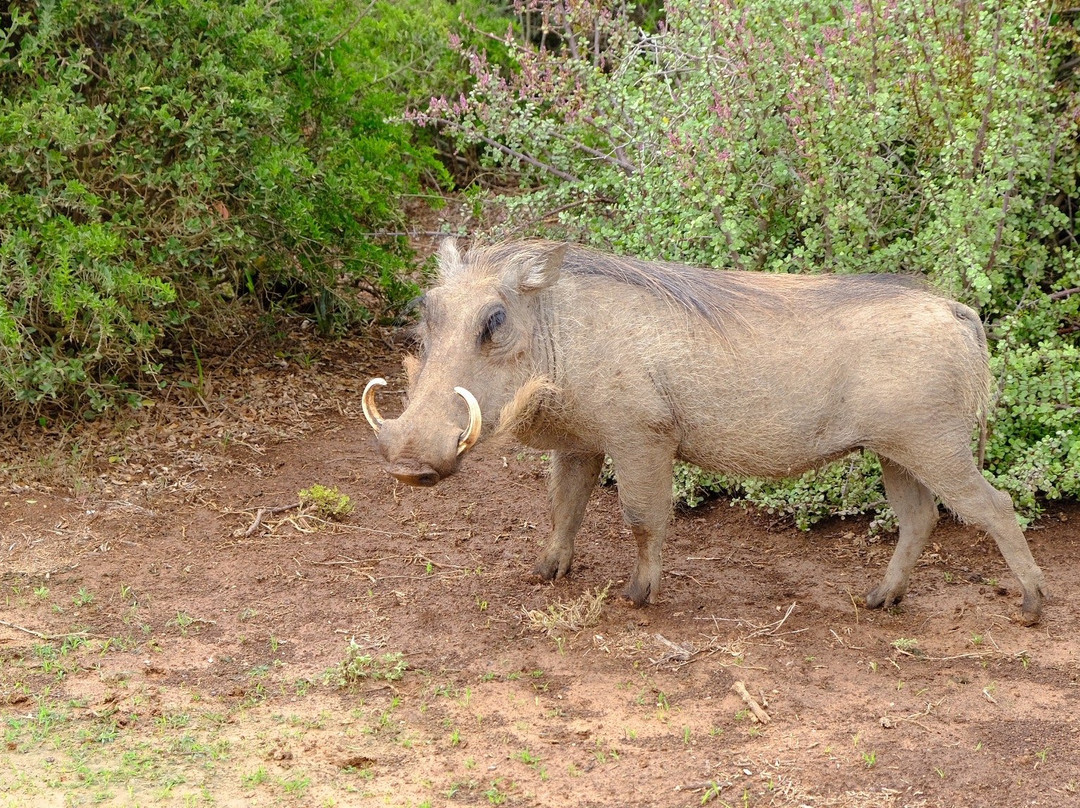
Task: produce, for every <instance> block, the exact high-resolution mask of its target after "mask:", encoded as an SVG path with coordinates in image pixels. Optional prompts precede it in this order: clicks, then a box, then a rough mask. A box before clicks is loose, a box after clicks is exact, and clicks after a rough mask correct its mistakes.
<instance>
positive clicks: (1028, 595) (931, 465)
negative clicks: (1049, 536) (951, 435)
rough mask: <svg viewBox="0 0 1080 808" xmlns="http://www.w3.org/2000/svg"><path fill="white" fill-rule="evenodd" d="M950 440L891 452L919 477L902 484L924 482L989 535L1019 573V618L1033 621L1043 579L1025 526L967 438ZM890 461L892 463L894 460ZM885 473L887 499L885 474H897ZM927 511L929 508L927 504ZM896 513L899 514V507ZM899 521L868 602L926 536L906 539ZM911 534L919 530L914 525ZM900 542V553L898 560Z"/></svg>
mask: <svg viewBox="0 0 1080 808" xmlns="http://www.w3.org/2000/svg"><path fill="white" fill-rule="evenodd" d="M949 444H950V441H948V440H942V441H941V442H940V443H939V444H937V445H936V446H935V447H934V448H933V449H932V448H930V447H925V448H926V451H925V452H924V453H922V454H921V455H920V456H918V457H914V456H910V455H909V456H907V457H903V458H900V457H898V458H896V460H897V461H899V462H900V463H902V465H903V466H905V467H906V468H908V469H910V470H911V472H912V474H914V475H916V476H917V477H918V478H919V480H921V481H922V482H921V483H914V481H913V480H912V481H911V482H909V483H908V484H907V485H908V488H909V489H910V488H911V487H912V485H913V484H917V485H920V487H923V488H929V489H930V490H932V491H934V492H935V493H936V494H937V495H938V496H939V497H940V498H941V501H942V502H943V503H944V504H945V506H946V507H947V508H949V509H950V510H952V511H953V513H955V514H956V515H957V516H959V517H960V518H961V519H962V520H963V521H965V522H967V523H969V524H973V525H976V526H977V527H980V528H982V529H983V530H985V531H986V532H987V533H989V534H990V535H991V536H993V538H994V541H995V542H997V546H998V549H999V550H1001V554H1002V555H1003V556H1004V557H1005V563H1006V564H1008V565H1009V569H1010V570H1012V573H1013V575H1015V576H1016V577H1017V579H1019V581H1020V586H1021V588H1022V589H1023V592H1024V604H1023V612H1022V614H1021V615H1020V622H1022V623H1023V624H1024V625H1029V626H1030V625H1034V624H1035V623H1037V622H1039V619H1040V617H1041V616H1042V606H1043V600H1044V599H1045V597H1046V583H1045V581H1044V580H1043V574H1042V570H1040V569H1039V566H1038V564H1036V563H1035V559H1034V558H1032V556H1031V549H1030V548H1029V547H1028V543H1027V539H1025V538H1024V531H1022V530H1021V529H1020V524H1019V523H1018V522H1017V520H1016V511H1014V510H1013V504H1012V499H1011V498H1010V497H1009V495H1008V494H1006V493H1005V492H1004V491H998V490H997V489H996V488H994V487H993V486H992V485H990V483H988V482H987V481H986V478H985V477H983V476H982V474H981V473H980V472H979V469H978V468H977V467H976V465H975V460H974V458H973V457H972V456H971V452H970V450H969V449H968V447H967V445H966V442H965V443H964V445H959V442H958V441H957V442H954V444H955V445H954V448H952V449H950V448H949ZM935 449H936V451H935ZM892 465H894V466H895V463H893V464H892ZM886 467H887V461H885V460H884V459H883V460H882V469H883V470H884V469H886ZM887 473H888V475H889V476H886V477H885V487H886V491H888V492H889V502H890V503H892V502H893V494H892V491H891V490H889V480H890V477H891V479H892V480H893V485H894V486H895V484H896V479H897V476H898V475H897V474H895V473H894V472H893V471H889V472H887ZM909 479H911V478H909ZM894 507H895V505H894ZM923 507H925V506H923ZM927 513H929V511H928V509H927ZM897 515H898V516H899V515H900V514H899V511H898V512H897ZM900 524H901V528H900V542H899V543H898V544H897V547H896V554H895V555H894V556H893V561H892V562H890V563H889V570H888V572H886V576H885V582H884V583H882V585H881V586H880V587H878V588H876V589H874V590H873V591H872V592H871V593H870V594H869V595H868V596H867V604H868V605H872V604H871V598H882V602H884V598H885V597H886V596H888V595H889V594H890V592H889V590H888V587H887V585H888V584H890V583H891V582H892V581H891V577H890V576H891V574H892V572H893V565H894V563H895V564H896V566H897V569H898V571H900V572H902V569H901V568H902V567H903V566H904V562H907V563H908V564H910V565H914V563H915V559H916V558H917V557H918V553H917V552H915V549H916V546H918V549H920V550H921V548H922V545H923V544H925V542H926V538H925V537H923V538H922V540H921V541H922V544H918V542H917V541H916V540H915V539H908V540H906V541H905V538H904V529H903V520H902V519H901V523H900ZM915 535H916V536H917V535H918V532H917V531H916V532H915ZM902 548H903V549H904V558H903V559H902V560H901V561H900V562H899V563H898V557H899V556H900V555H901V550H902ZM912 553H914V554H912ZM910 571H911V568H910V566H908V567H907V572H908V573H910ZM905 580H906V579H905Z"/></svg>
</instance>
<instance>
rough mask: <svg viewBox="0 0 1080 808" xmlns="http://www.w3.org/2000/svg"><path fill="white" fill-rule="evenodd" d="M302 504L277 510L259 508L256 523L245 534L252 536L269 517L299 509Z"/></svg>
mask: <svg viewBox="0 0 1080 808" xmlns="http://www.w3.org/2000/svg"><path fill="white" fill-rule="evenodd" d="M299 507H300V503H299V502H294V503H293V504H292V505H279V506H277V507H276V508H259V510H258V512H256V514H255V521H254V522H252V523H251V527H249V528H248V529H247V531H246V532H245V533H244V535H245V536H250V535H251V534H252V533H254V532H255V531H256V530H258V529H259V526H260V525H262V521H263V519H264V518H265V517H267V516H273V515H274V514H275V513H282V512H283V511H291V510H292V509H293V508H299Z"/></svg>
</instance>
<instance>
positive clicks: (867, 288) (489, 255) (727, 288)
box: [465, 240, 933, 332]
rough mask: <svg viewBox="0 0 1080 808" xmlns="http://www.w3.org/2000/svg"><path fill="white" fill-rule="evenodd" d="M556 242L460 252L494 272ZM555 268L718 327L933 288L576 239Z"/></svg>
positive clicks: (898, 279)
mask: <svg viewBox="0 0 1080 808" xmlns="http://www.w3.org/2000/svg"><path fill="white" fill-rule="evenodd" d="M559 246H560V245H559V244H557V243H555V242H550V241H541V240H531V241H519V242H502V243H498V244H492V245H487V246H475V247H473V248H472V249H471V250H470V251H469V252H468V253H467V255H466V256H465V264H466V266H467V267H470V268H471V269H474V270H476V271H480V272H485V273H486V272H498V271H499V268H500V267H503V266H506V265H507V264H511V263H518V262H523V261H529V260H534V259H537V258H540V257H541V256H543V255H545V254H546V253H548V252H550V251H552V250H554V249H556V248H557V247H559ZM561 270H562V271H563V272H565V273H568V274H570V275H574V276H577V277H580V278H603V279H607V280H610V281H614V282H615V283H622V284H627V285H629V286H634V287H637V288H639V289H644V290H646V291H648V292H650V293H651V294H653V295H655V296H656V297H657V298H660V299H661V300H666V301H669V302H670V303H673V304H675V305H676V306H677V307H679V308H681V309H683V310H686V311H689V312H691V313H694V314H696V315H698V316H699V317H701V318H702V319H703V320H705V321H706V322H708V323H709V324H710V325H712V326H713V327H714V328H716V329H718V330H719V331H720V332H724V331H726V330H727V329H728V328H729V327H730V326H731V325H732V324H733V323H740V322H744V316H745V315H746V314H747V313H749V312H755V313H765V314H777V315H779V314H783V313H787V314H791V313H794V312H797V311H800V310H801V311H802V313H803V314H804V315H812V314H813V312H814V311H818V310H821V309H825V308H835V307H842V306H843V305H845V304H851V303H857V302H858V303H865V302H869V301H876V300H880V301H887V300H897V299H898V298H900V297H902V296H903V295H904V294H905V292H910V291H912V290H921V291H923V292H924V293H930V294H933V291H932V290H931V289H929V287H928V286H927V285H926V284H925V283H924V282H922V281H921V280H920V279H918V278H913V277H910V276H905V275H889V274H865V275H817V276H814V277H815V278H816V280H817V282H816V283H811V284H807V283H806V282H805V279H806V276H800V275H783V274H773V273H764V272H749V271H742V270H715V269H707V268H701V267H695V266H689V265H686V264H678V263H673V262H668V261H644V260H641V259H638V258H632V257H626V256H617V255H611V254H608V253H603V252H599V251H597V250H592V249H589V248H587V247H581V246H577V245H570V247H569V249H568V250H567V251H566V255H565V258H564V260H563V263H562V266H561Z"/></svg>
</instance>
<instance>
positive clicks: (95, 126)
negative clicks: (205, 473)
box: [0, 0, 462, 417]
mask: <svg viewBox="0 0 1080 808" xmlns="http://www.w3.org/2000/svg"><path fill="white" fill-rule="evenodd" d="M5 8H6V9H7V11H6V12H5V13H4V14H3V15H0V29H2V30H0V175H2V182H0V415H4V416H9V417H10V416H25V415H27V414H31V413H33V412H35V410H36V409H37V408H38V407H39V405H41V404H43V403H48V402H52V401H55V402H58V403H61V404H67V405H72V406H76V407H77V408H78V409H79V410H82V411H84V412H85V413H86V414H93V413H95V412H99V411H101V410H103V409H105V408H107V407H109V406H111V405H113V404H115V403H117V402H118V401H123V400H136V393H135V392H133V391H135V390H137V388H138V385H139V384H140V383H144V382H147V381H153V380H155V379H157V378H159V375H160V373H161V370H162V363H163V361H166V358H167V357H168V355H169V353H170V351H171V350H174V349H186V348H187V347H188V346H190V345H192V344H197V345H198V347H199V349H200V350H202V349H208V348H211V347H212V345H213V343H214V342H215V341H220V340H221V339H222V338H224V337H226V336H228V335H229V334H230V333H233V332H234V331H235V330H236V328H237V322H238V320H239V317H240V315H241V312H242V309H243V306H242V304H245V303H248V302H252V301H254V302H255V303H257V304H259V305H262V306H266V305H270V306H282V305H284V306H290V307H294V308H298V309H300V310H302V311H304V312H306V313H308V314H309V315H310V316H312V317H314V318H315V319H316V320H317V321H318V323H319V325H320V327H322V328H323V329H324V330H331V329H333V328H334V327H336V326H337V325H338V324H340V323H343V322H347V321H349V320H353V319H356V318H361V319H362V318H367V317H370V316H372V311H371V309H372V308H373V307H374V308H381V307H386V306H389V307H391V308H393V307H394V306H396V305H397V304H399V303H400V302H402V301H404V300H406V299H408V298H410V297H412V295H413V291H414V287H413V286H412V284H411V283H410V282H408V281H407V280H406V279H405V275H404V273H405V271H406V270H408V269H411V266H410V264H409V260H408V259H409V256H410V253H409V250H408V246H407V243H406V240H405V239H404V238H403V237H402V234H401V231H402V230H403V224H404V212H403V210H404V208H403V201H404V200H405V199H406V198H407V197H408V196H409V195H413V194H416V193H418V192H420V191H421V190H422V189H423V188H424V187H425V183H427V184H430V183H436V184H437V183H441V182H445V181H446V172H445V170H444V169H443V167H442V165H441V164H440V163H439V162H438V161H437V160H436V159H435V157H434V155H433V152H432V150H431V149H430V147H428V146H418V145H417V143H416V141H415V139H414V138H413V130H412V128H411V127H409V126H408V125H406V124H404V123H401V122H395V121H394V118H395V116H397V115H398V114H399V113H400V112H401V111H402V110H403V109H404V108H405V106H406V101H407V98H406V95H405V92H404V89H405V88H406V87H407V86H408V83H409V79H410V76H411V75H412V73H411V71H412V69H413V67H414V65H415V64H421V63H422V64H423V65H425V66H427V67H428V68H429V69H430V70H431V71H435V72H434V73H432V74H429V75H427V78H426V80H427V81H428V83H429V84H433V83H435V82H436V81H438V80H439V76H440V75H443V78H445V80H446V81H447V82H448V83H449V85H450V86H456V84H458V83H460V81H461V80H462V79H461V77H460V76H459V75H457V74H455V73H454V72H453V71H452V70H450V68H448V67H447V68H444V67H443V66H442V65H445V64H449V61H448V59H447V56H446V54H447V53H449V50H448V49H449V44H448V42H447V41H446V36H445V34H444V33H443V32H441V29H440V28H439V26H440V25H441V26H442V28H445V27H446V26H447V25H448V24H449V22H448V21H449V20H453V19H454V18H455V17H456V14H457V11H456V10H452V9H451V6H450V5H449V4H448V3H436V4H434V5H432V4H421V3H420V2H418V0H409V2H407V3H404V4H402V3H395V2H390V1H389V0H380V2H375V3H372V4H361V5H360V6H358V5H357V4H354V3H352V2H348V1H347V0H304V1H303V2H301V1H300V0H281V2H276V3H264V2H253V0H248V1H247V2H236V3H224V2H216V1H214V0H189V1H188V2H184V3H172V2H166V1H165V0H149V1H147V0H56V2H53V3H27V2H13V3H9V4H7V5H6V6H5ZM433 11H434V13H433ZM436 40H438V41H440V42H442V43H443V44H442V45H441V46H440V47H441V52H437V51H438V49H437V48H435V46H434V44H433V43H434V42H435V41H436ZM439 70H445V71H446V72H445V74H439V73H438V71H439ZM456 70H457V71H458V73H460V68H456ZM365 304H366V305H365Z"/></svg>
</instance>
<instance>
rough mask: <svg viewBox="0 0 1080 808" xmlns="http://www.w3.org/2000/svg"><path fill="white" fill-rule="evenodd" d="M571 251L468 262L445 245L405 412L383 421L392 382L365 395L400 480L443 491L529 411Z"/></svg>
mask: <svg viewBox="0 0 1080 808" xmlns="http://www.w3.org/2000/svg"><path fill="white" fill-rule="evenodd" d="M565 251H566V250H565V247H564V246H559V247H555V246H553V245H551V244H538V245H536V248H535V249H522V248H521V247H520V246H519V247H518V249H517V250H515V251H513V252H508V251H503V250H499V249H498V248H490V249H487V250H482V251H478V252H474V253H469V254H467V255H466V256H465V257H464V258H463V257H462V256H461V254H460V253H459V252H458V250H457V246H456V244H455V243H454V240H453V239H447V240H446V241H444V242H443V244H442V246H441V247H440V249H439V282H438V284H437V285H436V286H435V287H434V288H432V289H430V290H429V291H428V292H427V293H426V294H425V295H424V297H423V299H422V301H421V304H420V307H421V319H420V323H419V326H418V336H419V340H420V356H419V357H408V358H407V359H406V360H405V370H406V374H407V376H408V381H409V397H408V405H407V406H406V408H405V411H404V412H403V413H402V414H401V416H400V417H398V418H394V419H387V420H383V419H382V418H381V417H380V415H379V411H378V409H377V408H376V405H375V391H376V390H377V388H378V387H380V386H382V385H384V384H385V382H384V381H383V380H382V379H372V380H371V381H370V382H368V385H367V387H366V389H365V390H364V398H363V405H364V414H365V415H366V416H367V419H368V422H369V423H370V424H371V427H372V428H373V429H374V430H375V432H376V433H377V435H378V438H379V451H380V452H381V453H382V456H383V458H384V460H385V461H386V465H387V470H388V471H389V472H390V473H391V474H392V475H393V476H394V477H396V478H397V479H399V480H401V481H402V482H404V483H408V484H410V485H425V486H426V485H435V483H437V482H439V480H441V479H443V478H444V477H447V476H449V475H451V474H453V473H454V472H455V471H456V470H457V466H458V462H459V459H460V457H461V456H462V455H463V454H464V453H465V452H466V451H468V449H469V448H470V447H471V446H473V444H475V443H476V441H478V440H480V439H481V438H482V437H485V436H487V435H488V434H490V433H491V432H492V431H494V430H495V429H497V428H499V427H500V425H503V426H505V425H506V423H508V422H509V421H511V420H513V419H514V418H516V417H520V416H521V413H522V411H523V410H525V409H527V408H528V406H529V401H528V399H531V398H533V393H534V392H535V391H536V389H537V387H538V386H541V385H540V384H539V383H538V382H537V379H538V378H541V377H542V375H543V371H542V369H541V366H542V364H543V361H544V357H538V356H536V353H537V349H536V346H537V343H538V341H539V342H540V343H543V342H544V341H543V340H538V339H537V337H538V335H539V334H540V333H542V330H543V329H544V327H545V325H544V318H543V314H542V311H541V299H542V295H541V294H540V293H541V292H542V290H544V289H547V288H549V287H550V286H551V285H552V284H554V283H555V282H556V281H557V280H558V278H559V268H560V265H561V264H562V261H563V257H564V255H565Z"/></svg>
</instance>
